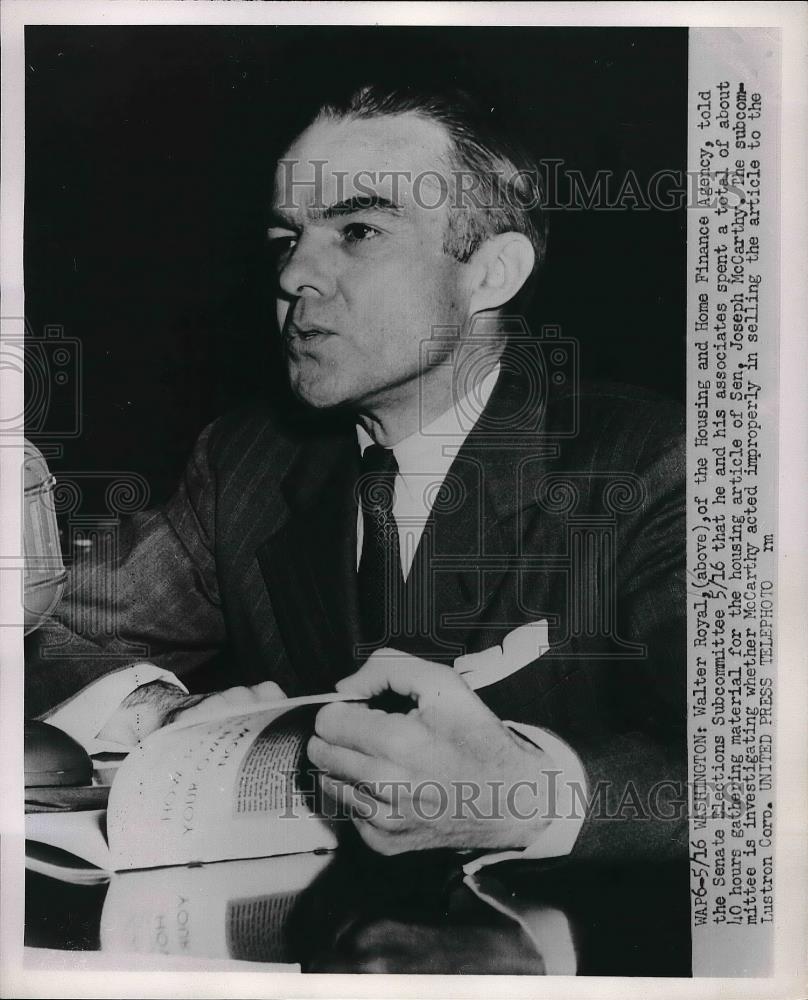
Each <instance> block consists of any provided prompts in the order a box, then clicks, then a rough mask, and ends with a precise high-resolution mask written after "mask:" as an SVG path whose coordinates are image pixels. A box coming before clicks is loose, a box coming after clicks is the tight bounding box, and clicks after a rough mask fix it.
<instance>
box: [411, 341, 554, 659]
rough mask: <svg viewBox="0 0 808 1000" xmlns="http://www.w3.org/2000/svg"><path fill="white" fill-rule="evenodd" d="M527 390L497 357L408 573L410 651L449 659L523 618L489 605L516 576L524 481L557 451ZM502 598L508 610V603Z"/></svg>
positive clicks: (528, 507) (524, 528)
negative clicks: (496, 374)
mask: <svg viewBox="0 0 808 1000" xmlns="http://www.w3.org/2000/svg"><path fill="white" fill-rule="evenodd" d="M535 393H536V388H535V385H533V384H532V383H531V382H530V380H528V379H526V378H525V377H524V376H523V373H522V372H521V370H520V369H519V368H518V367H517V368H516V369H513V368H510V369H509V365H508V359H507V358H505V359H503V363H502V373H501V375H500V378H499V379H498V381H497V385H496V386H495V389H494V392H493V393H492V395H491V399H490V400H489V402H488V404H487V406H486V408H485V410H484V412H483V413H482V415H481V416H480V419H479V420H478V422H477V424H476V425H475V427H474V428H473V429H472V431H471V433H470V434H469V436H468V437H467V438H466V440H465V442H464V443H463V445H462V447H461V448H460V449H459V451H458V454H457V456H456V457H455V459H454V461H453V462H452V465H451V467H450V469H449V472H448V474H447V477H446V480H445V482H444V484H443V487H442V489H441V490H440V492H439V494H438V497H437V499H436V501H435V504H434V505H433V508H432V512H431V514H430V517H429V519H428V521H427V524H426V526H425V529H424V534H423V537H422V540H421V544H420V545H419V547H418V550H417V552H416V554H415V559H414V561H413V566H412V569H411V571H410V576H409V577H408V580H407V591H408V605H409V607H410V608H411V609H414V613H412V614H411V615H410V621H409V626H410V627H409V629H408V634H407V635H406V636H404V637H403V639H402V643H401V645H402V646H403V648H405V649H406V651H408V652H412V653H413V654H414V655H418V656H421V657H423V658H425V659H431V660H438V661H444V662H451V661H453V660H454V659H455V658H456V657H457V656H459V655H462V654H465V653H468V652H474V651H477V650H479V649H481V648H485V647H486V646H488V645H491V644H492V643H493V642H498V641H500V640H501V638H502V633H503V631H504V629H503V626H507V627H515V626H516V625H519V624H522V622H521V620H513V621H508V622H504V621H500V620H495V619H496V618H497V615H498V616H499V618H501V617H502V613H501V611H499V612H495V611H494V608H493V606H494V605H495V604H500V603H501V602H495V600H494V598H495V597H496V596H497V594H499V592H500V591H501V590H502V589H503V585H504V583H505V581H506V579H507V578H508V577H509V574H510V580H511V581H512V582H513V581H514V580H515V576H514V571H515V569H516V567H517V562H518V560H519V558H520V556H521V555H522V554H523V552H524V549H525V541H526V539H527V538H528V537H529V535H530V533H531V525H532V522H533V520H534V519H535V517H536V516H537V507H536V503H535V497H534V496H533V491H532V487H531V485H530V484H531V483H535V482H536V478H537V475H540V474H541V473H540V469H541V467H542V466H543V465H545V464H546V463H547V462H548V461H550V460H552V459H553V458H555V457H556V456H557V455H558V450H559V449H558V444H557V442H554V441H552V440H549V439H548V438H547V436H546V435H545V434H543V433H542V420H543V416H544V413H543V408H542V407H541V405H540V403H541V400H540V399H539V398H533V397H534V395H535ZM527 468H529V469H530V475H529V476H528V477H526V476H525V470H526V469H527ZM515 598H516V595H514V600H515ZM506 603H507V604H509V605H510V606H511V607H513V609H514V612H515V611H516V608H515V606H514V601H509V602H506Z"/></svg>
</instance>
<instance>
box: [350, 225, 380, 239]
mask: <svg viewBox="0 0 808 1000" xmlns="http://www.w3.org/2000/svg"><path fill="white" fill-rule="evenodd" d="M378 235H379V230H378V229H374V228H373V226H366V225H365V223H364V222H351V223H350V224H349V225H347V226H345V228H344V229H343V230H342V238H343V239H344V240H345V242H346V243H364V242H366V241H367V240H372V239H373V237H374V236H378Z"/></svg>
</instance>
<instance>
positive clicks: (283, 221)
mask: <svg viewBox="0 0 808 1000" xmlns="http://www.w3.org/2000/svg"><path fill="white" fill-rule="evenodd" d="M358 212H383V213H385V214H386V215H393V216H401V215H403V214H404V209H403V208H402V207H401V205H398V204H396V202H394V201H391V199H390V198H385V197H384V196H383V195H380V194H369V195H362V194H358V195H354V196H353V197H351V198H345V199H344V200H343V201H337V202H335V203H334V204H333V205H327V206H321V205H309V206H307V207H306V208H305V215H306V217H307V218H309V219H310V220H312V221H313V222H328V221H329V220H330V219H341V218H343V217H344V216H346V215H355V214H356V213H358ZM269 227H270V228H273V227H278V228H279V229H294V230H297V229H299V227H300V223H299V221H298V220H297V219H295V217H294V216H293V215H291V214H290V213H288V212H286V211H284V210H283V209H281V208H273V209H271V210H270V213H269Z"/></svg>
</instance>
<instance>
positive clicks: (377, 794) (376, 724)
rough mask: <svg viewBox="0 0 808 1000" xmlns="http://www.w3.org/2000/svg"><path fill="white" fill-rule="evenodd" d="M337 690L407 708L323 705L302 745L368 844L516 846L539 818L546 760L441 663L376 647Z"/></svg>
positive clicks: (391, 849) (530, 837)
mask: <svg viewBox="0 0 808 1000" xmlns="http://www.w3.org/2000/svg"><path fill="white" fill-rule="evenodd" d="M337 689H338V690H339V691H351V692H355V693H357V694H360V695H362V696H364V697H367V698H372V697H374V696H376V695H380V694H383V693H384V692H386V691H393V692H395V693H396V694H398V695H403V696H405V697H409V698H411V699H412V701H413V708H412V710H411V711H409V712H408V713H406V714H400V713H395V714H390V713H387V712H384V711H382V710H380V709H374V708H370V707H368V706H367V705H364V704H350V703H346V702H342V703H334V704H330V705H326V706H325V707H324V708H322V709H320V711H319V712H318V714H317V718H316V721H315V735H314V736H313V737H312V738H311V740H310V742H309V745H308V754H309V759H310V760H311V762H312V763H313V764H314V765H315V767H317V768H319V769H321V770H322V772H323V773H322V775H321V778H320V780H321V783H322V787H323V791H324V792H325V793H326V794H327V795H329V796H331V797H333V798H334V799H336V800H337V802H338V803H339V804H340V805H341V806H342V807H343V808H344V809H345V810H346V811H349V812H350V813H351V815H352V817H353V820H354V823H355V825H356V827H357V829H358V831H359V834H360V836H361V837H362V839H363V840H364V841H365V843H366V844H368V845H369V846H370V847H371V848H373V849H374V850H376V851H379V852H380V853H382V854H397V853H400V852H403V851H413V850H421V849H424V848H433V847H452V848H521V847H526V846H527V845H528V844H530V843H532V841H534V840H535V839H536V837H537V835H538V834H539V833H540V832H541V831H542V830H543V829H544V828H545V827H546V826H547V825H548V823H549V820H548V819H546V818H545V814H546V812H547V810H546V808H544V804H545V802H546V799H547V796H546V789H547V781H546V778H544V777H543V772H547V771H551V772H552V771H553V770H554V768H553V762H552V761H551V760H550V758H549V757H548V756H547V755H546V754H544V753H542V752H541V751H540V750H538V749H536V748H533V747H531V746H529V745H528V744H526V743H522V742H520V741H519V740H518V739H517V737H516V736H514V735H513V734H512V733H511V732H510V731H509V730H508V729H507V728H506V727H505V726H504V725H503V724H502V722H500V720H499V719H498V718H497V717H496V716H495V715H494V714H493V713H492V712H491V711H490V710H489V709H488V708H486V706H485V705H484V704H483V702H482V701H481V700H480V698H478V697H477V695H476V694H474V692H472V691H471V690H470V688H468V687H467V686H466V684H465V682H464V681H463V680H462V679H461V678H460V677H459V676H458V675H457V674H455V673H454V672H453V671H452V670H451V669H450V668H448V667H444V666H440V665H439V664H436V663H430V662H428V661H426V660H420V659H417V658H416V657H413V656H408V655H406V654H404V653H399V652H397V651H396V650H392V649H383V650H379V651H378V652H376V653H374V654H373V656H371V658H370V659H369V660H368V661H367V663H365V665H364V666H363V667H362V668H361V669H360V670H358V671H357V672H356V673H355V674H353V675H352V676H350V677H346V678H344V679H343V680H342V681H340V682H339V683H338V684H337ZM554 773H556V774H557V773H558V772H557V771H556V772H554Z"/></svg>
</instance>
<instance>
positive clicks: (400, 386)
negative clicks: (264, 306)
mask: <svg viewBox="0 0 808 1000" xmlns="http://www.w3.org/2000/svg"><path fill="white" fill-rule="evenodd" d="M447 147H448V140H447V136H446V133H445V132H444V130H443V129H442V127H441V126H439V125H437V124H435V123H433V122H430V121H427V120H424V119H421V118H420V117H418V116H417V115H414V114H407V115H400V116H397V117H395V118H375V119H369V120H364V121H355V120H336V121H335V120H331V119H325V120H321V121H317V122H315V123H314V124H313V125H311V126H310V127H309V128H308V129H306V131H305V132H303V133H302V134H301V135H300V136H299V137H298V138H297V139H296V140H295V142H294V143H293V145H292V146H291V148H290V149H289V150H288V151H287V153H286V154H285V156H284V158H283V159H282V160H281V162H280V165H279V167H278V172H277V174H276V178H275V197H274V220H273V225H272V227H271V228H270V231H269V238H270V241H271V243H272V244H273V246H274V248H275V249H276V251H277V254H278V281H279V289H278V293H277V294H278V299H277V312H278V321H279V325H280V329H281V330H282V333H283V337H284V346H285V351H286V358H287V364H288V368H289V376H290V381H291V384H292V388H293V390H294V391H295V393H296V394H297V395H298V396H299V397H300V399H302V400H303V401H304V402H306V403H308V404H310V405H311V406H315V407H329V406H336V405H340V404H348V405H350V406H352V407H354V408H357V409H362V408H363V407H364V406H367V407H368V408H369V409H370V410H373V408H378V407H384V405H385V404H387V403H393V402H395V401H400V400H402V399H405V398H412V397H413V394H417V392H418V379H419V377H428V375H425V373H424V372H422V370H421V369H422V350H421V345H422V343H423V341H425V340H427V339H428V338H429V337H430V336H431V335H432V332H433V330H434V328H435V327H436V326H460V327H461V328H462V327H463V325H464V323H465V321H466V320H467V318H468V316H467V308H468V302H469V293H468V290H467V288H466V287H465V286H466V285H467V284H468V278H467V271H466V269H467V265H464V264H462V263H460V262H458V261H457V260H455V259H454V258H453V257H452V256H450V255H449V254H447V253H445V252H444V250H443V243H444V235H445V230H446V225H447V220H448V204H447V202H448V198H447V196H446V188H445V184H444V187H443V189H442V188H441V181H440V180H439V177H438V175H440V177H444V176H445V175H446V172H447V162H446V160H445V156H446V152H447ZM385 171H386V172H387V175H386V176H385ZM391 173H392V176H391ZM403 174H406V176H402V175H403ZM416 178H420V179H419V180H416ZM436 203H438V207H429V206H434V205H436ZM464 279H465V280H464Z"/></svg>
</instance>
